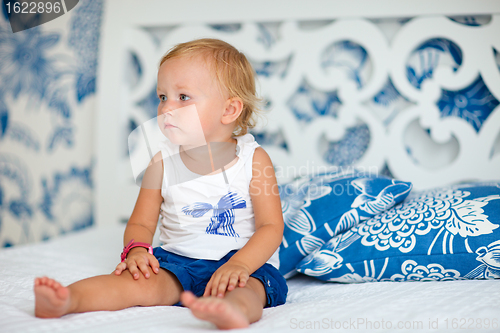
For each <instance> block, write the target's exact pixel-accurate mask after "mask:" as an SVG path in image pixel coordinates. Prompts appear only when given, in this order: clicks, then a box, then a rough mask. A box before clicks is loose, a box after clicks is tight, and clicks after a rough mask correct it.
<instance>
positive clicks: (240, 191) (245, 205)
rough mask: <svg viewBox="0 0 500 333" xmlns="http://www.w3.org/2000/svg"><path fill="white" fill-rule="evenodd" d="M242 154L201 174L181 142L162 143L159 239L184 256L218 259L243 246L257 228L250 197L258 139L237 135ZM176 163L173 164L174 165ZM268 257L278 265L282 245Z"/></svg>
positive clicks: (168, 249) (171, 250)
mask: <svg viewBox="0 0 500 333" xmlns="http://www.w3.org/2000/svg"><path fill="white" fill-rule="evenodd" d="M236 140H237V147H236V156H237V157H238V160H237V162H236V163H235V164H233V165H232V166H230V167H229V168H228V169H227V170H225V172H224V173H223V172H219V173H216V174H211V175H204V176H200V175H197V174H195V173H193V172H192V171H190V170H189V169H188V168H187V167H186V166H185V165H184V163H183V162H182V159H181V158H180V154H179V149H180V147H179V145H174V144H173V143H171V142H170V141H169V140H165V141H163V142H161V143H160V151H161V154H162V158H163V183H162V190H161V195H162V197H163V203H162V204H161V213H160V214H161V224H160V241H161V242H162V244H163V245H162V248H163V249H164V250H166V251H170V252H172V253H175V254H179V255H182V256H186V257H190V258H196V259H208V260H219V259H221V258H222V257H224V256H225V255H226V254H227V253H228V252H230V251H231V250H239V249H241V248H242V247H243V246H244V245H245V244H246V243H247V242H248V240H249V239H250V237H251V236H252V235H253V234H254V232H255V219H254V213H253V206H252V201H251V198H250V192H249V189H250V181H251V179H252V162H253V154H254V152H255V149H256V148H257V147H259V144H258V143H257V142H256V141H255V139H254V137H253V136H252V135H251V134H246V135H243V136H241V137H236ZM172 166H174V167H172ZM268 263H270V264H272V265H273V266H274V267H276V268H279V256H278V250H277V251H276V252H275V253H274V255H273V256H272V257H271V258H270V259H269V260H268Z"/></svg>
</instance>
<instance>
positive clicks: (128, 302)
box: [34, 268, 182, 318]
mask: <svg viewBox="0 0 500 333" xmlns="http://www.w3.org/2000/svg"><path fill="white" fill-rule="evenodd" d="M149 276H150V277H149V278H148V279H146V278H145V277H144V276H143V275H142V274H141V275H140V277H139V279H138V280H134V279H133V278H132V275H131V274H130V272H129V271H128V270H125V271H123V272H122V274H121V275H115V274H114V273H112V274H110V275H101V276H95V277H92V278H88V279H84V280H81V281H78V282H75V283H73V284H71V285H69V286H68V287H63V286H61V285H60V284H59V283H58V282H56V281H54V280H52V279H49V278H37V279H35V287H34V289H35V315H36V316H37V317H43V318H54V317H61V316H63V315H65V314H68V313H75V312H87V311H100V310H120V309H124V308H128V307H131V306H136V305H140V306H152V305H172V304H175V303H177V302H178V301H179V299H180V294H181V292H182V286H181V284H180V283H179V281H178V280H177V278H176V277H175V276H174V275H173V274H172V273H170V272H168V271H166V270H164V269H160V271H159V272H158V274H155V273H153V271H152V270H151V268H150V270H149Z"/></svg>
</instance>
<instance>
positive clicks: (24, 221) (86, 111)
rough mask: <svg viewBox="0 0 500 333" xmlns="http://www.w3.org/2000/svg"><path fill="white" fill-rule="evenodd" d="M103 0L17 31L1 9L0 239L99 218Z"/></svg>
mask: <svg viewBox="0 0 500 333" xmlns="http://www.w3.org/2000/svg"><path fill="white" fill-rule="evenodd" d="M102 5H103V3H102V1H101V0H94V1H80V2H79V4H78V5H77V6H76V7H75V8H74V9H73V10H72V11H70V12H68V13H67V14H65V15H63V16H61V17H59V18H57V19H55V20H53V21H51V22H48V23H46V24H43V25H40V26H37V27H35V28H31V29H28V30H25V31H21V32H18V33H15V34H14V33H12V30H11V27H10V25H9V22H8V18H7V13H6V12H5V8H4V6H3V4H2V9H3V11H2V13H0V247H6V246H13V245H17V244H23V243H27V242H35V241H39V240H44V239H48V238H51V237H53V236H56V235H59V234H62V233H66V232H69V231H73V230H78V229H81V228H85V227H88V226H90V225H92V223H93V213H92V211H93V209H92V207H93V204H92V188H93V184H92V169H93V164H94V161H93V155H94V152H93V145H94V142H93V122H94V110H95V106H96V98H95V82H96V68H97V52H98V48H97V46H98V41H99V34H100V22H101V15H102V7H103V6H102Z"/></svg>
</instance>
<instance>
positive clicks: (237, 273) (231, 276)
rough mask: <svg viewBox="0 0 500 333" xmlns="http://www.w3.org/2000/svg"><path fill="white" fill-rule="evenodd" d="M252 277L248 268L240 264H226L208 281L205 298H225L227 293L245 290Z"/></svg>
mask: <svg viewBox="0 0 500 333" xmlns="http://www.w3.org/2000/svg"><path fill="white" fill-rule="evenodd" d="M249 277H250V273H249V270H248V268H247V267H246V266H245V265H243V264H239V263H233V262H226V263H225V264H224V265H222V266H221V267H219V269H218V270H216V271H215V272H214V274H213V275H212V277H211V278H210V281H208V283H207V286H206V288H205V292H204V293H203V296H216V297H221V298H222V297H224V294H225V293H226V290H227V291H231V290H234V289H235V288H236V287H240V288H243V287H244V286H245V285H246V284H247V281H248V278H249Z"/></svg>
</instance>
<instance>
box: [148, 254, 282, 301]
mask: <svg viewBox="0 0 500 333" xmlns="http://www.w3.org/2000/svg"><path fill="white" fill-rule="evenodd" d="M235 253H236V250H234V251H231V252H229V253H228V254H226V255H225V256H224V257H223V258H222V259H221V260H204V259H193V258H188V257H184V256H180V255H178V254H174V253H172V252H168V251H165V250H164V249H162V248H161V247H157V248H155V249H154V250H153V254H154V256H155V257H156V259H158V261H159V263H160V267H161V268H163V269H166V270H167V271H169V272H171V273H172V274H174V275H175V276H176V277H177V279H178V280H179V282H180V283H181V285H182V288H183V289H184V290H186V291H187V290H189V291H191V292H192V293H194V294H195V295H196V296H198V297H201V296H203V293H204V292H205V287H206V285H207V283H208V281H209V280H210V278H211V277H212V274H213V273H214V272H215V271H216V270H217V269H218V268H219V267H220V266H222V265H223V264H225V263H226V262H227V261H228V260H229V258H231V257H232V256H233V255H234V254H235ZM250 276H251V277H254V278H256V279H257V280H259V281H260V282H262V284H263V285H264V289H265V291H266V297H267V304H266V307H272V306H278V305H281V304H285V301H286V295H287V293H288V287H287V285H286V281H285V278H283V276H282V275H281V274H280V272H279V271H278V270H277V269H276V268H275V267H274V266H273V265H271V264H264V265H263V266H262V267H260V268H259V269H258V270H256V271H255V272H254V273H253V274H251V275H250ZM178 304H179V303H178ZM178 304H176V305H178Z"/></svg>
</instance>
